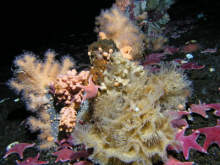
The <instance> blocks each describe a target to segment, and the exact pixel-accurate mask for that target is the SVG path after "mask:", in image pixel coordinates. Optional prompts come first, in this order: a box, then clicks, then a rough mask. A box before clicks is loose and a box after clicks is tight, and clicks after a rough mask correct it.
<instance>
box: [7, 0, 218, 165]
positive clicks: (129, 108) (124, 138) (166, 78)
mask: <svg viewBox="0 0 220 165" xmlns="http://www.w3.org/2000/svg"><path fill="white" fill-rule="evenodd" d="M125 2H126V3H125ZM149 2H150V3H148V4H147V5H146V3H145V7H146V11H147V10H149V11H153V9H156V8H157V9H161V8H165V9H166V8H168V7H169V6H170V5H171V4H172V3H173V2H172V1H169V2H167V1H162V0H161V1H149ZM156 2H157V3H156ZM141 3H143V2H141ZM124 5H125V6H124ZM142 5H143V4H142ZM162 5H164V6H162ZM127 7H128V11H129V13H128V14H125V10H124V9H125V8H127ZM134 10H135V13H133V14H132V12H134ZM136 10H137V8H135V2H134V1H131V2H130V1H126V0H124V1H122V0H118V1H117V3H116V4H114V5H113V7H112V8H111V9H109V10H106V11H102V13H101V15H100V16H99V17H97V22H96V24H97V28H96V31H97V32H98V33H99V39H98V41H97V42H94V43H93V44H91V45H90V46H89V49H88V55H89V58H90V63H91V68H90V71H80V72H78V71H77V70H75V69H74V61H73V59H71V57H69V56H66V57H63V58H62V60H61V62H58V61H57V60H55V55H56V54H55V52H53V51H51V50H49V51H47V52H46V53H45V59H44V60H42V61H41V60H38V58H37V56H35V55H34V54H32V53H25V54H23V55H21V56H19V57H17V58H16V60H15V61H14V64H15V66H16V67H17V70H16V71H15V76H14V77H13V78H12V79H11V80H10V81H9V83H8V84H9V86H10V87H12V89H14V90H15V91H17V92H18V93H19V92H21V93H22V96H23V99H24V101H25V103H26V108H27V110H28V111H30V112H32V113H33V115H32V116H31V117H29V118H28V119H27V124H28V125H29V128H30V130H31V131H33V132H36V131H39V132H40V133H39V135H38V139H39V141H40V143H37V144H36V146H37V148H38V149H39V150H46V151H49V150H52V151H53V152H54V153H53V154H52V155H54V156H57V159H56V161H55V162H58V161H61V162H65V161H71V162H73V163H74V161H75V163H74V164H93V163H99V164H103V165H108V164H123V163H124V164H126V163H127V164H133V165H135V164H143V165H150V164H153V163H156V162H158V161H161V162H164V163H165V164H166V165H174V164H193V162H185V163H181V162H180V161H178V160H177V159H175V158H173V157H172V156H169V155H168V154H167V150H176V151H177V152H183V155H184V157H185V159H186V160H188V158H189V150H190V149H191V148H192V149H195V150H197V151H200V152H204V153H207V149H208V147H209V146H210V145H211V144H212V143H217V144H218V145H220V139H219V138H218V136H219V135H220V121H219V120H218V121H217V124H216V126H214V127H206V128H200V129H198V130H193V132H192V133H191V134H190V135H188V136H185V135H184V134H185V131H186V129H187V127H188V123H187V121H186V120H185V119H182V116H184V115H190V113H198V114H200V115H202V116H203V117H207V116H206V111H207V110H210V109H215V110H216V112H215V115H216V116H220V115H219V114H220V105H219V104H207V105H206V104H202V103H199V104H198V105H196V104H192V105H190V108H191V109H190V110H189V111H186V110H185V103H186V101H187V98H188V97H189V96H190V95H191V92H192V89H191V87H190V85H191V82H190V81H189V80H187V77H186V75H185V74H184V70H183V69H202V68H204V66H199V65H198V64H196V63H188V62H187V61H183V60H181V59H176V60H175V61H170V62H161V59H163V58H165V56H164V55H165V54H172V53H173V52H178V51H179V48H178V49H177V48H174V47H166V48H165V47H162V45H163V44H161V42H162V43H163V42H164V41H165V40H163V38H164V36H161V37H160V38H156V37H155V36H152V33H154V34H155V33H156V31H157V33H158V34H159V33H160V32H161V31H160V30H157V28H158V29H160V26H161V25H162V24H165V22H168V20H167V19H168V15H167V14H164V16H163V17H160V20H155V24H158V26H155V27H154V28H151V26H152V22H151V23H149V25H150V26H148V27H147V26H145V25H146V24H144V23H146V22H147V17H151V15H149V16H148V15H147V13H142V15H140V12H139V17H138V12H137V11H136ZM142 12H143V11H142ZM128 15H129V16H130V18H129V16H128ZM134 15H136V16H135V17H136V18H138V19H139V20H138V21H139V23H140V24H139V26H138V25H137V24H136V23H135V21H133V22H132V21H130V19H131V18H133V17H134ZM131 16H132V17H131ZM162 18H163V19H165V20H166V21H165V22H163V21H162V20H163V19H162ZM155 19H156V18H155ZM143 21H145V22H143ZM140 26H145V27H144V29H145V31H141V30H140ZM156 27H157V28H156ZM147 28H148V29H147ZM150 28H151V29H150ZM146 31H147V34H146ZM149 33H150V34H151V35H150V34H149ZM158 34H157V35H158ZM150 45H151V50H155V47H157V50H158V49H161V50H164V53H154V54H151V55H147V56H146V60H145V61H143V60H142V54H143V53H144V51H145V49H146V48H147V49H150ZM184 49H185V48H184ZM152 64H153V65H152ZM199 134H204V135H205V137H206V141H205V143H204V148H203V147H202V146H200V145H199V144H198V143H197V142H196V139H197V137H198V136H199ZM54 142H55V143H56V144H57V145H58V147H57V148H55V143H54ZM34 145H35V144H26V143H13V144H11V145H9V146H8V147H7V153H6V154H5V156H4V158H6V157H7V156H8V155H10V154H12V153H18V154H19V156H20V158H21V159H22V158H23V151H24V150H25V148H27V147H33V146H34ZM55 150H56V151H55ZM38 158H39V154H38V155H37V156H36V157H35V158H28V159H27V160H25V161H23V162H20V161H19V160H18V161H16V162H17V164H19V165H31V164H48V162H45V161H39V160H38Z"/></svg>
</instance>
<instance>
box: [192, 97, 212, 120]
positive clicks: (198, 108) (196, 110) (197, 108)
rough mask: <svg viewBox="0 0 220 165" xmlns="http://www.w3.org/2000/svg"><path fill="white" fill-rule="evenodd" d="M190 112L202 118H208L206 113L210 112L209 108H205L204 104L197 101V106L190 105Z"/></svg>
mask: <svg viewBox="0 0 220 165" xmlns="http://www.w3.org/2000/svg"><path fill="white" fill-rule="evenodd" d="M190 108H191V109H190V112H194V113H198V114H200V115H202V116H203V117H204V118H208V115H206V111H207V110H210V108H208V107H205V106H204V104H202V103H201V101H199V104H198V105H197V104H192V105H190Z"/></svg>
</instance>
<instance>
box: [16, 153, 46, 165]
mask: <svg viewBox="0 0 220 165" xmlns="http://www.w3.org/2000/svg"><path fill="white" fill-rule="evenodd" d="M39 156H40V154H37V156H36V157H35V158H27V159H26V160H25V161H23V162H20V161H18V160H16V163H17V164H18V165H35V164H48V162H45V161H38V158H39Z"/></svg>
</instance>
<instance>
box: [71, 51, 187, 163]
mask: <svg viewBox="0 0 220 165" xmlns="http://www.w3.org/2000/svg"><path fill="white" fill-rule="evenodd" d="M111 60H112V62H111V65H109V66H108V69H106V70H105V72H104V73H103V74H104V75H105V77H104V79H103V82H102V83H101V86H102V90H103V91H102V94H101V95H100V96H99V97H98V98H96V99H95V101H94V105H93V107H90V108H89V109H84V111H82V112H80V113H79V114H78V117H79V119H82V120H83V121H84V122H85V124H83V125H80V124H79V125H77V126H76V127H75V129H74V131H73V134H72V135H73V142H74V144H81V143H83V144H85V146H86V147H87V148H91V147H92V148H94V152H93V154H92V155H91V156H90V157H89V158H91V159H93V160H94V162H98V163H101V164H108V162H113V161H114V162H115V163H116V162H117V161H122V162H125V163H133V164H135V163H139V164H152V162H154V161H158V160H163V161H166V160H167V154H166V148H167V146H168V145H170V144H172V143H174V141H175V140H174V138H173V137H174V136H175V134H176V129H175V128H174V127H173V126H172V120H173V119H174V117H172V116H170V115H169V114H168V113H167V111H166V109H167V108H170V109H172V110H175V108H176V107H175V106H165V103H164V99H163V97H167V96H165V95H166V94H167V95H169V94H170V97H174V98H175V97H178V95H179V93H178V92H175V91H179V90H182V89H183V88H187V87H188V86H189V84H190V83H186V82H184V81H186V79H185V78H184V76H183V74H182V72H180V71H177V69H175V67H174V66H175V65H172V67H169V66H168V65H165V64H164V65H162V67H161V68H162V69H161V71H159V72H158V73H155V74H154V73H151V72H150V71H149V70H143V66H141V65H137V64H136V63H135V62H131V61H129V60H126V59H124V58H123V57H122V55H121V53H119V52H116V53H114V54H113V55H111ZM170 72H173V75H177V74H179V75H178V76H177V77H175V79H178V80H175V81H176V83H178V85H177V86H175V87H174V86H172V85H171V86H168V84H169V83H170V84H173V83H172V81H173V79H172V80H171V78H170V79H165V80H164V78H165V77H166V76H167V77H168V75H169V73H170ZM162 75H164V76H162ZM165 82H166V83H165ZM115 83H119V85H115ZM166 85H167V86H166ZM140 91H141V92H140ZM171 94H172V95H171ZM184 96H185V97H186V95H184ZM184 96H182V97H184ZM183 100H185V99H183ZM169 103H170V102H169V100H167V105H169ZM179 103H182V101H181V99H180V101H179V102H178V104H179ZM91 113H92V115H90V114H91Z"/></svg>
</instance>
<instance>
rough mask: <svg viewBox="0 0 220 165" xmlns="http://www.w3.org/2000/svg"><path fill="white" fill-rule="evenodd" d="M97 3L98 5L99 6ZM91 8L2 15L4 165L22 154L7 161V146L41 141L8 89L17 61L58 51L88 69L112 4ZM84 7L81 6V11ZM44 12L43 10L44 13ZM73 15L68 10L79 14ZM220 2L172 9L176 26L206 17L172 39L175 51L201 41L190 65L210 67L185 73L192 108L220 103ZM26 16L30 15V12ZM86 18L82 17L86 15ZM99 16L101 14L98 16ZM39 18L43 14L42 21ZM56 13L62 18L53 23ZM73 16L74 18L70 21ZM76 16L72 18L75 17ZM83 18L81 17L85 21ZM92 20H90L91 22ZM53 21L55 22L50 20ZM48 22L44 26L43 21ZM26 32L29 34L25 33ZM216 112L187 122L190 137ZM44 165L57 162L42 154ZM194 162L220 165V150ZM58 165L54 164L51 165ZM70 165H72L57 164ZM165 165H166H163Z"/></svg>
mask: <svg viewBox="0 0 220 165" xmlns="http://www.w3.org/2000/svg"><path fill="white" fill-rule="evenodd" d="M84 3H86V1H85V2H84ZM94 3H95V4H94ZM94 3H93V2H90V3H89V4H88V6H90V7H85V6H84V5H83V3H79V4H75V6H74V5H73V6H70V4H65V3H62V4H53V3H52V2H51V1H44V3H41V4H40V2H38V3H36V4H31V3H28V2H27V4H25V3H24V2H22V3H21V4H20V3H18V2H16V4H9V2H8V4H5V6H4V7H5V8H4V10H3V11H1V12H3V13H2V16H3V17H4V18H3V22H2V25H1V26H3V28H4V31H2V32H3V33H4V34H3V38H2V40H3V43H4V44H3V45H2V46H3V52H2V55H1V65H0V100H1V101H0V125H1V127H0V164H2V165H13V164H15V160H17V159H18V155H17V154H12V155H10V156H9V157H8V158H6V159H2V157H3V156H4V154H5V152H6V150H5V148H6V146H7V145H8V144H10V143H12V142H14V141H19V142H26V143H33V142H35V141H36V139H37V134H33V133H31V132H30V131H29V130H28V129H27V128H26V126H25V124H22V125H21V122H22V121H24V120H25V119H26V118H27V117H28V116H29V115H30V114H29V113H28V112H27V111H26V110H25V105H24V103H23V102H22V100H21V99H20V100H19V101H15V100H16V99H19V98H20V96H19V95H17V94H15V93H14V92H13V91H11V90H10V89H9V88H8V86H7V85H5V83H6V82H7V80H8V79H9V78H11V77H12V76H13V72H12V70H11V67H12V61H13V59H14V57H15V56H16V55H19V54H22V51H23V50H25V51H31V52H34V53H35V54H39V55H42V54H43V53H44V52H45V51H46V50H47V49H53V50H55V51H56V52H57V53H58V54H59V55H66V54H69V55H71V56H72V57H73V58H74V59H75V61H76V65H77V69H86V68H87V67H88V66H89V59H88V57H87V46H88V45H89V44H91V43H92V42H94V41H95V40H96V39H97V38H96V34H95V33H94V32H93V31H92V30H93V28H94V23H93V22H94V17H95V15H98V14H99V11H100V9H101V8H109V7H110V6H111V3H112V2H111V3H106V4H105V3H104V2H102V3H101V2H100V3H98V2H94ZM80 5H81V6H80ZM41 7H42V8H43V9H42V10H41V9H40V8H41ZM77 8H80V11H77V12H78V14H76V13H77V12H76V11H75V13H71V11H69V10H79V9H77ZM47 9H48V10H49V9H50V10H51V9H53V11H46V10H47ZM219 9H220V2H219V1H212V0H194V1H190V0H185V1H184V0H178V1H177V2H176V4H175V5H173V6H171V8H170V10H169V13H170V16H171V21H172V20H185V19H189V18H192V19H193V18H197V16H198V14H201V13H203V14H204V17H202V18H200V19H198V21H197V22H195V24H194V25H195V26H194V28H193V29H191V30H189V31H188V32H186V33H183V34H182V35H181V37H180V38H177V39H172V38H169V41H168V44H169V45H171V46H175V47H181V46H183V45H184V44H185V43H186V42H187V41H190V40H196V41H197V42H198V43H199V44H200V46H201V47H200V49H199V50H198V51H196V52H193V53H192V54H193V59H191V62H197V63H198V64H199V65H203V64H204V65H205V68H204V69H201V70H186V71H185V73H186V74H187V75H188V78H189V80H191V81H192V86H193V94H192V96H191V97H190V98H189V100H188V103H193V104H197V103H198V102H199V101H201V102H202V103H207V104H208V103H220V28H219V26H218V23H219V20H220V16H219V11H220V10H219ZM25 10H26V11H25ZM81 10H82V11H84V12H85V13H83V14H82V13H81V12H82V11H81ZM94 10H97V11H96V12H94ZM34 12H40V13H41V12H43V14H42V13H41V14H39V15H37V14H36V13H34ZM52 12H58V13H59V14H60V15H59V14H55V16H54V17H57V18H53V13H52ZM68 14H69V15H68ZM71 14H72V15H71ZM73 14H75V15H73ZM80 14H81V15H80ZM86 15H87V16H86ZM51 18H53V19H51ZM41 19H42V20H43V21H42V20H41ZM25 28H27V29H25ZM207 48H217V52H216V53H207V54H202V53H201V50H205V49H207ZM185 55H186V54H184V53H174V54H173V55H167V58H166V59H165V61H170V60H172V59H176V58H185ZM213 111H214V110H210V111H208V112H207V114H208V116H209V117H208V118H207V119H205V118H203V117H202V116H200V115H197V114H192V115H191V116H192V118H193V121H191V120H188V119H187V120H188V123H189V128H188V131H187V133H189V134H190V131H191V130H192V129H197V128H202V127H207V126H214V125H216V121H217V119H220V117H217V116H214V115H213ZM219 138H220V137H219ZM204 140H205V137H204V136H202V135H200V136H199V137H198V140H197V141H198V143H199V144H200V145H202V144H203V143H204ZM37 153H38V151H37V150H36V149H34V148H29V149H27V150H25V152H24V155H25V158H27V157H34V156H35V155H36V154H37ZM169 154H172V155H173V156H174V157H175V158H177V159H179V160H181V161H184V157H183V155H182V154H181V153H180V154H177V153H176V152H174V151H173V152H169ZM40 160H48V161H50V162H54V160H55V157H53V156H51V155H50V153H49V152H42V154H41V156H40ZM189 161H194V162H195V164H198V165H219V164H220V148H219V147H218V145H217V144H213V145H211V146H210V147H209V149H208V154H204V153H200V152H197V151H195V150H193V149H191V150H190V156H189ZM51 164H55V163H51ZM56 164H57V165H59V164H67V163H60V162H59V163H56ZM158 164H162V163H158Z"/></svg>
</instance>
